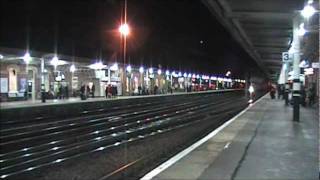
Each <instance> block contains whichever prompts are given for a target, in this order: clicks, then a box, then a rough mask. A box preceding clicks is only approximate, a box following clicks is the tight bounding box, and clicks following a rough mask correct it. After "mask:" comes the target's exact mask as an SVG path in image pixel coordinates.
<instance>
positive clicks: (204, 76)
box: [201, 75, 209, 80]
mask: <svg viewBox="0 0 320 180" xmlns="http://www.w3.org/2000/svg"><path fill="white" fill-rule="evenodd" d="M201 78H202V79H205V80H208V79H209V76H206V75H202V76H201Z"/></svg>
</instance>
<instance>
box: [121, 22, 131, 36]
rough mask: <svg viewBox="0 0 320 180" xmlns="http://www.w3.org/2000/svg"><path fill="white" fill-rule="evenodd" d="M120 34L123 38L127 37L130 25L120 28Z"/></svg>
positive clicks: (123, 25)
mask: <svg viewBox="0 0 320 180" xmlns="http://www.w3.org/2000/svg"><path fill="white" fill-rule="evenodd" d="M119 32H120V33H121V34H122V35H123V36H127V35H128V34H129V32H130V29H129V26H128V24H122V25H121V26H120V27H119Z"/></svg>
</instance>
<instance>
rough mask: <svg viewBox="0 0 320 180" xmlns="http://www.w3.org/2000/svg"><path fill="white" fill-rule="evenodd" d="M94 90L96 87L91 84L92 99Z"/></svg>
mask: <svg viewBox="0 0 320 180" xmlns="http://www.w3.org/2000/svg"><path fill="white" fill-rule="evenodd" d="M95 90H96V87H95V86H94V84H92V87H91V95H92V98H94V92H95Z"/></svg>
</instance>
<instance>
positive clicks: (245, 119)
mask: <svg viewBox="0 0 320 180" xmlns="http://www.w3.org/2000/svg"><path fill="white" fill-rule="evenodd" d="M231 121H232V120H231ZM318 123H319V117H318V113H317V110H316V109H307V108H301V121H300V122H299V123H298V122H293V121H292V107H286V106H284V102H283V101H280V100H271V99H270V98H269V96H265V97H263V98H262V99H261V100H260V101H259V102H257V103H256V104H255V105H253V106H251V107H249V108H248V110H247V111H246V112H244V113H243V114H242V115H240V116H239V117H237V118H234V120H233V121H232V122H231V123H230V124H229V125H227V126H226V127H225V128H224V129H222V130H221V131H220V132H218V130H217V131H216V132H212V133H211V134H214V135H212V136H211V137H209V138H208V136H209V135H208V136H207V137H205V138H208V140H206V141H205V142H204V143H203V144H201V143H198V145H199V146H197V147H196V148H194V149H193V150H192V151H191V152H190V153H188V154H187V155H186V156H183V155H182V154H185V153H184V152H181V153H179V154H178V155H176V156H175V157H173V158H171V159H170V160H168V161H167V162H165V163H164V164H162V165H160V166H159V167H158V168H157V169H155V170H154V171H152V172H150V173H149V174H147V175H146V176H145V177H143V178H142V179H150V178H152V177H153V179H157V180H167V179H170V180H171V179H172V180H175V179H176V180H183V179H208V180H213V179H245V180H247V179H301V180H302V179H303V180H306V179H319V174H318V172H319V168H318V159H319V158H318V128H319V124H318ZM217 132H218V133H217ZM216 133H217V134H216ZM205 138H204V139H205ZM200 141H201V140H200ZM200 141H199V142H200ZM196 144H197V143H196ZM194 145H195V144H194ZM190 148H192V146H191V147H190ZM190 148H188V149H190ZM188 149H186V150H185V152H186V151H188ZM181 155H182V158H179V156H181ZM179 159H180V160H179ZM175 160H178V161H177V162H175V163H174V164H173V165H172V166H169V167H168V168H167V169H166V167H167V165H168V164H171V163H173V162H170V161H175ZM164 169H165V170H164ZM159 172H160V173H159Z"/></svg>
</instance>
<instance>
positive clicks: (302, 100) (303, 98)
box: [301, 86, 306, 107]
mask: <svg viewBox="0 0 320 180" xmlns="http://www.w3.org/2000/svg"><path fill="white" fill-rule="evenodd" d="M301 105H302V106H303V107H305V106H306V90H305V87H303V86H302V87H301Z"/></svg>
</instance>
